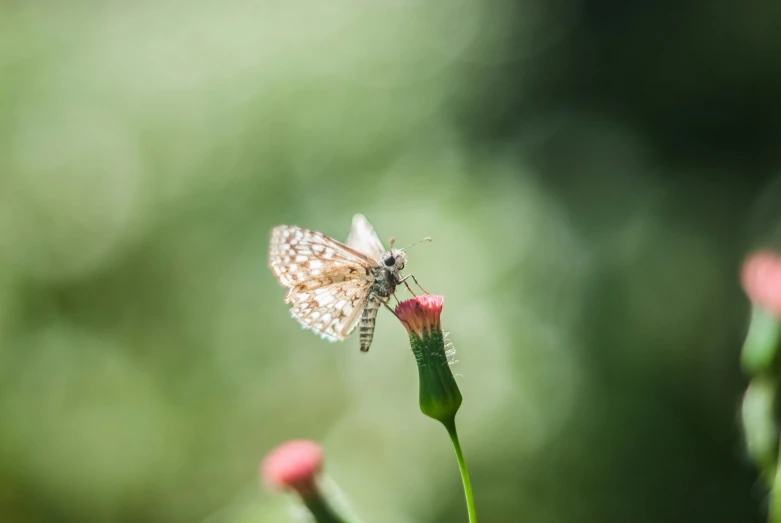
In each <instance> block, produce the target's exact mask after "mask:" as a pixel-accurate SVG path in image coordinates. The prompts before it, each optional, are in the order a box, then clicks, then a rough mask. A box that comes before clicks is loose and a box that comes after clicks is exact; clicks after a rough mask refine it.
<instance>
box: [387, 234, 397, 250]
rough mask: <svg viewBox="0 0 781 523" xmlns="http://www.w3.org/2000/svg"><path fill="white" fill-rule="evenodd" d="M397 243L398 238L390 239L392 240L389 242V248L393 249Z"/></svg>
mask: <svg viewBox="0 0 781 523" xmlns="http://www.w3.org/2000/svg"><path fill="white" fill-rule="evenodd" d="M394 243H396V238H394V237H393V236H391V237H390V240H388V248H389V249H393V244H394Z"/></svg>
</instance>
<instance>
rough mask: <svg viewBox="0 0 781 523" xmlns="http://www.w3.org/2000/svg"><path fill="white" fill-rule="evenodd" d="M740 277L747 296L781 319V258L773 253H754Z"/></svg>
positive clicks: (745, 264)
mask: <svg viewBox="0 0 781 523" xmlns="http://www.w3.org/2000/svg"><path fill="white" fill-rule="evenodd" d="M740 276H741V278H740V280H741V283H742V284H743V290H744V291H745V293H746V296H748V297H749V299H750V300H751V301H752V302H753V303H755V304H757V305H759V306H761V307H763V308H765V309H767V310H769V311H771V312H772V313H773V314H775V315H776V316H778V317H781V256H779V255H777V254H774V253H771V252H757V253H754V254H752V255H750V256H749V257H748V258H747V259H746V261H745V262H744V263H743V268H742V269H741V273H740Z"/></svg>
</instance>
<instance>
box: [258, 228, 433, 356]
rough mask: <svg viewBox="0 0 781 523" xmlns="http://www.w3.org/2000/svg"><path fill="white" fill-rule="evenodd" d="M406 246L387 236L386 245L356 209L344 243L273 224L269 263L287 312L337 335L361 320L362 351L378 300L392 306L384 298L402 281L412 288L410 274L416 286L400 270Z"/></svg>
mask: <svg viewBox="0 0 781 523" xmlns="http://www.w3.org/2000/svg"><path fill="white" fill-rule="evenodd" d="M424 240H425V241H431V238H424V239H423V240H421V241H424ZM416 243H417V242H416ZM413 245H414V244H413ZM408 247H409V246H408ZM408 247H406V248H404V249H394V248H393V240H391V242H390V249H388V250H386V249H385V247H383V245H382V242H381V241H380V239H379V237H378V236H377V233H376V232H375V231H374V227H372V225H371V224H370V223H369V221H368V220H367V219H366V217H365V216H363V215H362V214H356V215H355V216H354V217H353V223H352V229H351V231H350V235H349V237H348V238H347V244H346V245H345V244H343V243H340V242H338V241H336V240H334V239H333V238H330V237H328V236H326V235H325V234H323V233H320V232H315V231H310V230H308V229H303V228H301V227H296V226H294V225H280V226H278V227H275V228H274V229H273V230H272V231H271V242H270V245H269V266H270V267H271V271H272V272H273V273H274V276H275V277H276V278H277V281H279V283H281V284H282V285H283V286H284V287H286V288H287V294H286V295H285V303H291V304H292V307H291V309H290V313H291V315H292V316H293V318H295V319H296V320H298V322H299V323H300V324H301V325H302V326H303V327H304V328H306V329H309V330H312V331H314V332H315V333H317V334H319V335H320V336H321V337H323V338H325V339H327V340H329V341H337V340H343V339H345V338H346V337H347V336H349V335H350V334H351V333H352V332H353V331H354V330H355V328H356V327H357V326H358V325H359V324H360V346H361V351H363V352H366V351H368V350H369V347H371V344H372V339H373V338H374V322H375V319H376V317H377V311H378V310H379V308H380V305H384V306H385V307H387V308H388V309H389V310H390V311H391V312H393V309H391V308H390V306H389V305H388V301H389V300H390V297H391V296H395V294H394V293H395V292H396V287H397V286H398V285H401V284H402V283H403V284H404V285H406V286H407V289H409V290H410V292H412V289H411V288H410V287H409V284H408V283H407V279H408V278H412V280H413V281H414V282H415V283H416V284H417V285H418V287H420V284H419V283H418V280H417V279H416V278H415V276H413V275H412V274H408V275H407V276H402V275H401V271H402V270H403V269H404V266H405V264H406V263H407V254H406V252H405V251H406V249H407V248H408ZM420 288H421V289H423V287H420ZM423 292H426V291H425V290H424V291H423ZM413 294H414V293H413ZM394 315H395V313H394Z"/></svg>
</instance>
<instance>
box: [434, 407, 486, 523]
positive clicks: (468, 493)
mask: <svg viewBox="0 0 781 523" xmlns="http://www.w3.org/2000/svg"><path fill="white" fill-rule="evenodd" d="M442 424H443V425H444V426H445V428H446V429H447V433H448V434H449V435H450V441H451V442H452V443H453V450H454V451H455V452H456V460H458V470H459V471H460V472H461V482H462V483H463V484H464V497H466V509H467V512H469V523H477V514H476V512H475V499H474V496H473V495H472V482H471V481H470V480H469V469H467V468H466V461H465V460H464V453H463V452H461V443H459V441H458V433H457V432H456V419H455V417H453V418H450V419H449V420H446V421H443V422H442Z"/></svg>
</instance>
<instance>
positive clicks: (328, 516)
mask: <svg viewBox="0 0 781 523" xmlns="http://www.w3.org/2000/svg"><path fill="white" fill-rule="evenodd" d="M301 499H302V501H303V502H304V505H306V508H307V509H309V512H311V513H312V516H313V517H314V518H315V521H316V522H317V523H357V522H356V521H354V520H349V519H345V518H343V517H341V516H340V515H339V514H337V513H336V511H335V510H334V509H333V508H331V505H330V504H329V503H328V500H326V498H325V497H323V496H322V495H321V494H320V493H317V495H314V496H306V497H302V498H301Z"/></svg>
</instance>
